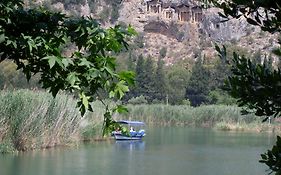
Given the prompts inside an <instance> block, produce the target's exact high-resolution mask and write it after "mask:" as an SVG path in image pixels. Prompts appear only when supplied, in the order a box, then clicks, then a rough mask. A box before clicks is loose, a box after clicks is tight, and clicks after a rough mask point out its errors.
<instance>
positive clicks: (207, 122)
mask: <svg viewBox="0 0 281 175" xmlns="http://www.w3.org/2000/svg"><path fill="white" fill-rule="evenodd" d="M127 107H128V109H129V113H128V114H126V115H121V116H119V117H118V118H125V119H128V120H141V121H145V122H146V123H147V124H148V125H160V126H161V125H163V126H170V125H188V126H194V127H215V126H216V124H218V123H221V122H225V123H246V124H248V123H253V122H256V121H258V120H260V119H259V118H257V117H256V116H254V115H252V114H251V115H241V114H240V110H241V109H240V108H239V107H237V106H226V105H206V106H205V105H203V106H199V107H196V108H195V107H191V106H185V105H182V106H171V105H161V104H154V105H128V106H127Z"/></svg>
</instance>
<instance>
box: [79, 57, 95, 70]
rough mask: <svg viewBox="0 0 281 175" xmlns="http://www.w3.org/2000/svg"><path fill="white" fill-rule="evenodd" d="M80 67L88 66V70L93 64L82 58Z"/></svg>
mask: <svg viewBox="0 0 281 175" xmlns="http://www.w3.org/2000/svg"><path fill="white" fill-rule="evenodd" d="M78 65H79V66H86V67H88V68H91V67H93V64H92V63H91V62H90V61H88V60H87V59H86V58H82V59H81V62H80V63H79V64H78Z"/></svg>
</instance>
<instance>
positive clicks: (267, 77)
mask: <svg viewBox="0 0 281 175" xmlns="http://www.w3.org/2000/svg"><path fill="white" fill-rule="evenodd" d="M212 2H213V3H214V4H215V5H216V6H218V7H219V8H222V9H223V10H224V14H222V13H220V15H221V16H223V17H225V18H226V20H229V17H234V18H240V17H241V16H243V17H245V18H246V19H247V21H248V22H249V23H250V24H253V25H258V26H260V27H261V29H262V30H264V31H269V32H272V33H274V32H281V24H280V22H278V20H279V21H280V20H281V16H280V15H281V12H280V10H278V9H279V8H278V7H279V5H280V2H279V1H270V3H269V2H268V1H264V0H262V1H260V0H256V1H245V2H244V1H243V2H242V1H241V2H240V1H236V0H233V1H227V2H221V3H218V2H216V1H212ZM262 12H264V13H262ZM268 13H270V15H267V14H268ZM216 48H217V50H218V52H219V54H220V57H221V58H225V57H226V52H225V48H224V49H220V48H218V47H216ZM274 53H275V54H276V55H277V56H278V58H279V60H280V56H281V50H280V48H278V49H276V50H275V51H274ZM233 56H234V58H233V59H232V60H230V62H231V63H232V68H231V69H232V73H233V74H232V75H231V76H229V78H228V82H227V84H226V88H227V90H228V91H229V92H230V94H231V95H232V96H233V97H235V98H237V99H238V104H239V106H244V107H246V108H245V112H255V114H256V115H258V116H271V115H274V117H277V116H280V112H281V91H280V89H281V83H280V82H281V71H280V69H271V66H268V64H267V65H266V64H262V63H256V61H252V60H251V59H248V58H246V57H245V56H239V55H238V54H236V53H234V54H233ZM267 118H268V117H266V118H265V120H266V119H267Z"/></svg>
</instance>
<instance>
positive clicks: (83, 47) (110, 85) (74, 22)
mask: <svg viewBox="0 0 281 175" xmlns="http://www.w3.org/2000/svg"><path fill="white" fill-rule="evenodd" d="M133 34H135V31H134V30H133V29H132V28H131V27H128V28H127V29H121V28H120V27H119V26H115V27H112V28H109V29H103V28H101V27H100V25H99V24H98V23H97V22H96V21H95V20H94V19H92V18H90V17H89V18H84V17H81V18H69V17H66V16H65V15H64V14H62V13H53V12H50V11H47V10H44V9H42V8H40V9H27V8H24V6H23V1H21V0H2V1H1V2H0V61H3V60H12V61H13V62H14V63H15V64H16V66H17V69H19V70H22V71H23V73H24V74H25V76H26V78H27V79H28V80H29V79H30V77H31V76H33V75H35V74H39V75H40V80H39V82H40V83H41V84H42V87H43V88H45V89H49V91H50V92H51V93H52V94H53V96H56V94H57V93H58V92H59V91H60V90H66V91H69V92H71V93H74V92H75V93H78V94H79V100H78V103H77V106H78V107H79V109H80V111H81V114H82V115H83V114H84V113H85V112H86V110H90V111H92V106H91V103H90V102H92V101H93V99H94V97H95V96H97V95H98V92H99V91H100V90H105V91H106V92H107V94H108V95H109V97H110V98H118V99H120V98H122V97H123V96H124V93H125V92H127V91H128V85H129V84H131V83H133V73H132V72H119V73H117V72H115V67H116V64H115V58H114V57H112V56H111V55H110V54H109V52H119V51H121V49H122V48H123V47H125V48H126V47H127V46H128V44H127V42H126V41H125V36H130V35H133ZM67 41H70V42H72V43H73V44H74V45H75V46H76V50H75V51H73V52H72V53H71V57H67V56H66V55H63V54H62V52H61V51H60V48H62V47H63V46H64V45H65V44H66V42H67ZM116 110H117V111H122V110H123V108H122V107H120V108H117V109H116ZM112 112H113V111H111V110H110V109H109V108H108V106H107V105H106V113H105V115H104V126H109V125H110V124H111V123H114V121H112V118H111V114H112ZM105 128H106V127H105Z"/></svg>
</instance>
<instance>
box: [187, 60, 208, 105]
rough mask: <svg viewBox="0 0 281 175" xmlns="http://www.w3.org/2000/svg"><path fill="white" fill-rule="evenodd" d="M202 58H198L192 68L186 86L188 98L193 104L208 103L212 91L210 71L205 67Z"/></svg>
mask: <svg viewBox="0 0 281 175" xmlns="http://www.w3.org/2000/svg"><path fill="white" fill-rule="evenodd" d="M202 62H203V61H202V59H201V58H198V59H197V60H196V63H195V65H194V66H193V68H192V74H191V77H190V79H189V82H188V85H187V87H186V98H188V99H189V100H190V102H191V105H192V106H199V105H201V104H203V103H207V102H208V99H207V95H208V93H209V91H210V86H209V84H210V79H209V77H210V71H209V70H208V69H207V68H206V67H204V65H203V63H202Z"/></svg>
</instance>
